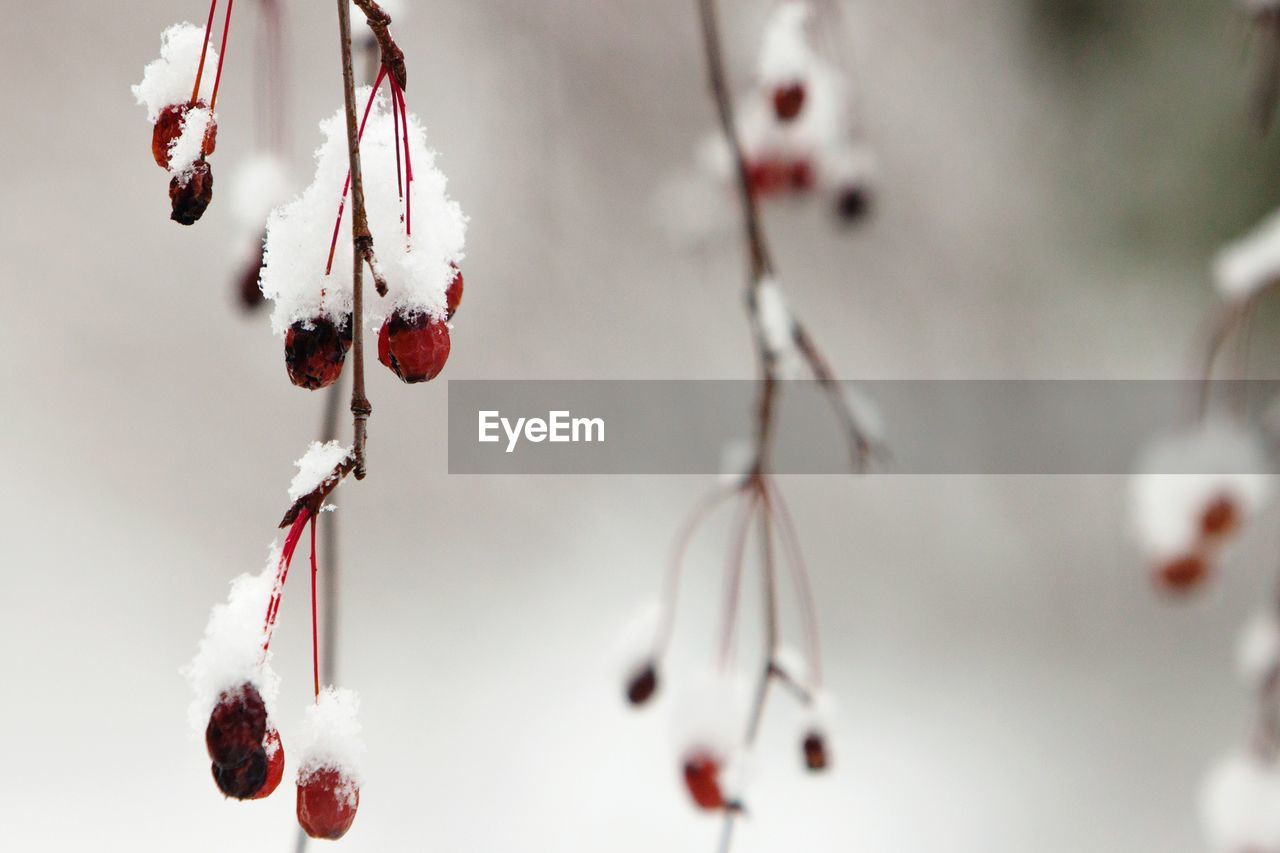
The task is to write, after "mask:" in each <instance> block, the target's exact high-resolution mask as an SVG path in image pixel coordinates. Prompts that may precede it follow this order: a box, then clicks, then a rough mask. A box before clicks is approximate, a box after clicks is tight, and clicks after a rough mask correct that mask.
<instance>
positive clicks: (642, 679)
mask: <svg viewBox="0 0 1280 853" xmlns="http://www.w3.org/2000/svg"><path fill="white" fill-rule="evenodd" d="M657 689H658V670H657V667H655V666H654V665H653V664H652V663H650V664H647V665H646V666H645V668H644V669H642V670H640V671H639V672H637V673H636V674H635V675H634V676H632V678H631V680H630V681H629V682H627V701H628V702H630V703H631V704H632V705H643V704H645V703H646V702H648V701H649V700H650V699H652V698H653V694H654V693H655V692H656V691H657Z"/></svg>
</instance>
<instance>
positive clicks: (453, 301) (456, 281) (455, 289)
mask: <svg viewBox="0 0 1280 853" xmlns="http://www.w3.org/2000/svg"><path fill="white" fill-rule="evenodd" d="M450 266H451V267H453V281H451V282H449V287H448V289H447V290H445V292H444V299H445V305H446V308H447V309H448V313H447V314H446V315H445V319H446V320H452V319H453V315H454V313H455V312H456V311H457V310H458V306H459V305H461V304H462V270H460V269H458V267H457V265H456V264H450Z"/></svg>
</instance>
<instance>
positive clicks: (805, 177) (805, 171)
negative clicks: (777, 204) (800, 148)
mask: <svg viewBox="0 0 1280 853" xmlns="http://www.w3.org/2000/svg"><path fill="white" fill-rule="evenodd" d="M789 178H790V185H791V189H793V190H799V191H800V192H803V191H805V190H809V189H813V167H812V166H810V165H809V161H808V160H796V161H795V162H793V163H792V164H791V173H790V175H789Z"/></svg>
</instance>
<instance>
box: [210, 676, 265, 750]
mask: <svg viewBox="0 0 1280 853" xmlns="http://www.w3.org/2000/svg"><path fill="white" fill-rule="evenodd" d="M266 734H267V708H266V706H265V705H264V704H263V703H262V696H261V694H259V693H258V688H256V687H254V686H253V685H252V684H248V683H246V684H242V685H240V686H239V687H237V688H236V689H235V690H229V691H227V692H226V693H223V694H222V696H221V697H219V699H218V704H216V705H214V706H213V712H212V713H211V714H210V715H209V725H208V726H206V727H205V730H204V742H205V746H206V747H207V748H208V750H209V757H210V758H212V759H213V763H214V764H218V765H220V766H222V767H237V766H239V765H241V764H244V763H245V762H246V761H248V760H249V756H250V755H252V754H253V753H254V751H255V750H258V749H261V748H262V739H263V738H264V737H265V736H266Z"/></svg>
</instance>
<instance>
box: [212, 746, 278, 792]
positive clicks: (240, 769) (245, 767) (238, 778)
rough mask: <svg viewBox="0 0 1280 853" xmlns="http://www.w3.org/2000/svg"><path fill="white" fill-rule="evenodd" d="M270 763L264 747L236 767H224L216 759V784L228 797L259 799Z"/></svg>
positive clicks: (214, 766)
mask: <svg viewBox="0 0 1280 853" xmlns="http://www.w3.org/2000/svg"><path fill="white" fill-rule="evenodd" d="M268 764H269V762H268V761H267V753H266V750H264V749H263V748H262V747H258V748H257V749H256V750H254V751H253V753H252V754H251V755H250V756H249V758H248V759H247V760H246V761H245V762H244V763H243V764H238V765H236V766H235V767H224V766H222V765H220V764H218V763H217V762H216V761H215V762H214V763H213V781H214V784H216V785H217V786H218V790H219V791H221V792H222V793H223V794H224V795H226V796H228V797H233V798H234V799H237V800H253V799H257V795H258V794H259V793H260V792H261V791H262V789H263V787H264V786H265V784H266V781H267V774H268ZM268 793H269V792H268Z"/></svg>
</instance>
